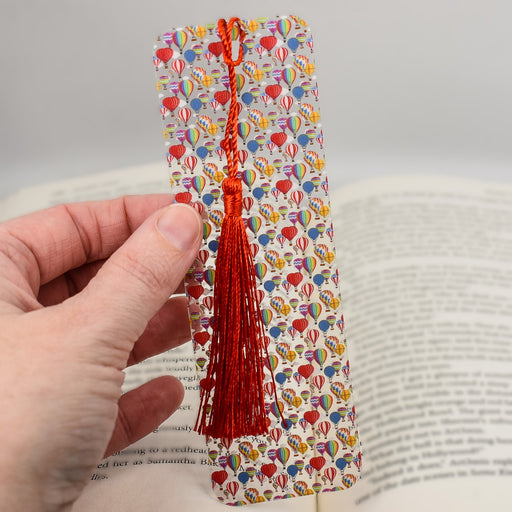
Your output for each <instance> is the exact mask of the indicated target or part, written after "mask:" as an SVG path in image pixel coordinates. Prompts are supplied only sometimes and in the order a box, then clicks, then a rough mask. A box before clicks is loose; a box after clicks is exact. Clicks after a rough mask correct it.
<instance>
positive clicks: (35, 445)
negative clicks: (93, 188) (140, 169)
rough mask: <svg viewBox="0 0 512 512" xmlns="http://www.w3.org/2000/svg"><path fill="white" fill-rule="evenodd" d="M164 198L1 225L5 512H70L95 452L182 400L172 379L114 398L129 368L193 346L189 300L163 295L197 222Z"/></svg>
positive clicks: (54, 212)
mask: <svg viewBox="0 0 512 512" xmlns="http://www.w3.org/2000/svg"><path fill="white" fill-rule="evenodd" d="M169 201H170V199H169V196H160V195H154V196H140V197H125V198H122V199H118V200H113V201H104V202H89V203H78V204H73V205H67V206H58V207H55V208H51V209H49V210H45V211H43V212H38V213H35V214H31V215H27V216H25V217H21V218H18V219H14V220H12V221H9V222H6V223H4V224H1V225H0V325H1V330H0V389H1V393H0V411H1V419H0V439H1V440H2V449H1V450H0V475H1V477H0V503H1V504H2V505H1V508H2V510H9V511H10V512H16V511H24V512H25V511H28V510H30V511H31V512H38V511H45V512H46V511H59V512H60V511H63V510H69V508H70V507H71V505H72V504H73V502H74V501H75V500H76V499H77V497H78V496H79V495H80V493H81V491H82V489H83V487H84V486H85V484H86V482H87V481H88V479H89V478H90V475H91V473H92V471H93V469H94V468H95V467H96V465H97V464H98V463H99V462H100V460H101V458H102V456H104V455H109V454H111V453H113V452H115V451H118V450H121V449H122V448H124V447H126V446H127V445H128V444H130V443H132V442H134V441H136V440H138V439H140V438H141V437H143V436H145V435H146V434H148V433H150V432H151V431H152V430H154V429H155V428H156V427H157V426H158V425H159V424H160V423H161V422H162V421H164V420H165V419H166V418H167V417H168V416H169V415H170V414H172V413H173V412H174V411H175V410H176V409H177V407H178V406H179V404H180V403H181V400H182V398H183V387H182V385H181V383H180V382H179V381H178V380H177V379H176V378H174V377H171V376H162V377H159V378H157V379H155V380H153V381H151V382H149V383H147V384H144V385H142V386H141V387H139V388H138V389H136V390H133V391H130V392H128V393H126V394H124V395H123V396H121V384H122V383H123V378H124V373H123V371H122V370H123V369H124V368H125V367H126V366H128V365H130V364H134V363H137V362H139V361H141V360H143V359H145V358H147V357H149V356H152V355H155V354H158V353H160V352H163V351H165V350H168V349H170V348H172V347H174V346H176V345H178V344H180V343H182V342H184V341H186V340H188V339H190V330H189V322H188V315H187V313H186V301H185V299H184V297H175V298H171V299H169V297H170V296H171V295H172V294H173V292H174V291H175V290H176V289H177V288H178V287H179V286H180V283H181V282H182V279H183V276H184V274H185V273H186V271H187V269H188V268H189V267H190V265H191V264H192V262H193V260H194V257H195V255H196V254H197V251H198V249H199V245H200V241H201V235H202V223H201V219H200V217H199V215H198V214H197V213H196V212H195V211H194V210H193V209H192V208H191V207H189V206H185V205H180V204H176V205H171V206H167V207H165V208H162V207H164V206H165V205H167V204H168V203H169ZM159 208H161V209H160V210H159ZM156 210H158V211H156ZM148 216H149V217H148Z"/></svg>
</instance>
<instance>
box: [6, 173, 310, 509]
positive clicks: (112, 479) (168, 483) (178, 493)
mask: <svg viewBox="0 0 512 512" xmlns="http://www.w3.org/2000/svg"><path fill="white" fill-rule="evenodd" d="M169 191H170V188H169V181H168V179H167V170H166V169H165V166H162V165H160V164H154V165H146V166H138V167H133V168H129V169H122V170H118V171H111V172H107V173H101V174H98V175H93V176H86V177H83V178H73V179H70V180H63V181H59V182H55V183H50V184H47V185H43V186H37V187H32V188H27V189H23V190H21V191H20V192H19V193H17V194H15V195H13V196H11V197H10V198H8V199H7V200H5V201H3V202H2V203H0V219H2V220H5V219H8V218H12V217H16V216H19V215H22V214H25V213H28V212H30V211H35V210H39V209H43V208H47V207H49V206H52V205H55V204H59V203H63V202H74V201H85V200H97V199H108V198H113V197H118V196H121V195H125V194H143V193H155V192H163V193H166V192H169ZM165 374H172V375H175V376H176V377H178V378H180V380H181V382H182V383H183V385H184V387H185V399H184V401H183V403H182V405H181V407H180V408H179V410H178V411H177V412H176V413H175V414H174V415H173V416H172V417H171V418H170V419H169V420H167V421H166V422H165V423H164V424H162V425H161V426H160V428H158V429H157V430H156V431H155V432H153V433H152V434H150V435H148V436H146V437H145V438H144V439H142V440H140V441H139V442H137V443H135V444H134V445H132V446H130V447H128V448H126V449H125V450H122V451H121V452H119V453H117V454H115V455H113V456H111V457H109V458H108V459H105V460H104V461H102V462H101V463H100V464H99V466H98V467H97V468H96V470H95V471H94V473H93V474H92V475H91V481H90V483H89V485H88V486H87V488H86V489H85V492H84V493H83V494H82V496H81V497H80V499H79V500H78V501H77V503H76V504H75V505H74V507H73V512H90V511H93V510H94V511H95V512H102V511H104V512H117V511H123V512H131V511H140V510H151V511H152V512H164V511H165V512H169V511H171V510H178V509H179V510H187V511H193V510H219V511H220V510H226V506H225V505H223V504H222V503H220V502H218V501H217V499H216V497H214V496H213V494H212V492H211V483H210V482H211V478H210V468H209V466H208V464H207V463H208V456H207V450H206V444H205V441H204V439H203V438H202V437H201V436H199V435H197V434H196V433H195V432H193V431H192V428H193V425H194V424H195V419H196V414H197V410H198V407H199V392H198V378H197V375H196V369H195V357H194V355H193V350H192V344H186V345H184V346H182V347H179V348H177V349H174V350H172V351H169V352H166V353H164V354H161V355H159V356H155V357H153V358H150V359H148V360H146V361H144V362H142V363H139V364H138V365H136V366H133V367H130V368H128V369H127V370H126V380H125V383H124V386H123V391H125V392H126V391H128V390H130V389H133V388H135V387H137V386H139V385H141V384H142V383H144V382H147V381H148V380H150V379H152V378H155V377H158V376H160V375H165ZM226 492H227V491H226ZM258 509H261V510H267V511H269V512H271V511H277V510H279V511H285V512H286V511H287V510H290V511H291V510H293V511H297V512H313V511H314V510H316V501H315V496H305V497H301V498H297V499H294V500H284V501H275V502H269V503H264V504H259V505H258Z"/></svg>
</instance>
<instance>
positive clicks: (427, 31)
mask: <svg viewBox="0 0 512 512" xmlns="http://www.w3.org/2000/svg"><path fill="white" fill-rule="evenodd" d="M289 13H293V14H297V15H299V16H301V17H303V18H304V19H305V20H306V21H307V22H308V23H309V25H310V26H311V28H312V31H313V35H314V37H315V44H316V60H317V78H318V82H319V89H320V100H321V110H322V122H323V124H324V135H325V141H326V145H327V149H326V151H327V164H328V172H329V175H330V179H331V185H339V184H342V183H344V182H347V181H352V180H354V179H358V178H359V177H367V176H374V175H377V174H383V173H390V172H399V173H401V172H417V171H421V172H432V173H441V174H444V173H450V174H459V175H467V176H474V177H490V178H494V179H499V180H503V181H510V176H512V174H510V170H511V169H512V144H511V139H512V137H511V133H512V65H511V63H512V58H511V57H512V30H511V20H512V2H510V1H509V0H501V1H500V0H428V1H422V2H418V1H414V0H387V1H382V0H353V1H348V0H337V1H334V0H332V1H326V0H316V1H311V0H308V1H305V0H286V1H276V0H272V1H268V0H258V1H251V2H249V1H247V0H220V1H214V0H211V1H209V2H203V1H200V0H195V1H194V0H189V1H183V0H181V1H172V0H165V1H163V0H146V1H138V2H136V1H134V0H123V1H121V0H112V1H108V0H87V1H86V0H82V1H78V0H47V1H40V0H25V1H21V0H20V1H14V0H12V1H6V0H3V2H2V8H1V19H0V48H1V50H0V51H1V68H0V69H1V80H0V102H1V105H2V110H1V112H2V114H1V119H0V127H1V137H0V145H1V146H0V173H1V174H0V197H3V196H6V195H7V194H9V193H11V192H13V191H14V190H16V189H18V188H20V187H22V186H23V187H24V186H28V185H34V184H38V183H42V182H47V181H50V180H54V179H59V178H65V177H71V176H77V175H82V174H86V173H93V172H99V171H104V170H109V169H113V168H120V167H126V166H133V165H139V164H145V163H148V162H155V161H162V164H163V165H165V164H164V146H163V139H162V135H161V121H160V117H159V112H158V102H157V94H156V90H155V73H154V69H153V65H152V47H153V41H154V39H155V37H156V35H157V34H159V33H162V32H165V31H166V30H168V29H170V28H171V27H174V26H184V25H200V24H205V23H208V22H213V21H216V20H217V19H218V18H219V17H231V16H232V15H238V16H240V17H243V18H257V17H261V16H274V15H276V14H289Z"/></svg>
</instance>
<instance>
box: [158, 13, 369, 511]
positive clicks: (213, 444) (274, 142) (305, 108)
mask: <svg viewBox="0 0 512 512" xmlns="http://www.w3.org/2000/svg"><path fill="white" fill-rule="evenodd" d="M153 59H154V65H155V68H156V71H157V76H158V81H157V87H158V91H159V100H160V113H161V115H162V119H163V124H164V137H165V143H166V157H167V161H168V164H169V168H170V179H171V184H172V187H173V192H174V193H175V198H176V201H179V202H185V203H191V204H193V205H194V207H195V208H196V209H197V210H198V211H199V212H200V213H201V215H202V217H203V220H204V223H203V231H204V243H203V247H202V248H201V250H200V252H199V255H198V258H197V260H196V262H195V264H194V267H193V268H192V269H190V271H189V273H188V274H187V278H186V293H187V296H188V301H189V314H190V321H191V326H192V333H193V343H194V349H195V353H196V366H197V369H198V372H199V376H200V393H201V409H200V411H199V412H198V421H197V424H196V430H197V431H198V432H200V433H201V434H204V435H205V436H206V437H207V443H208V455H209V460H210V462H211V464H212V466H213V471H212V486H213V490H214V492H215V494H216V495H217V498H218V499H219V500H220V501H222V502H224V503H226V504H229V505H244V504H247V503H256V502H263V501H270V500H273V499H282V498H290V497H294V496H304V495H309V494H314V493H318V492H326V491H334V490H344V489H348V488H350V487H351V486H352V485H353V484H354V483H355V481H356V480H357V477H358V475H359V472H360V466H361V452H360V445H359V436H358V430H357V424H356V413H355V408H354V405H353V402H352V386H351V383H350V364H349V360H348V358H347V350H346V339H345V335H344V324H343V315H342V312H341V301H340V295H339V288H338V284H339V273H338V269H337V267H336V263H335V248H334V244H333V238H334V233H333V227H332V222H331V216H330V207H329V197H328V183H327V175H326V169H325V158H324V155H323V133H322V128H321V122H320V110H319V98H318V87H317V84H316V78H315V63H314V54H313V40H312V37H311V32H310V29H309V27H308V26H307V24H306V23H305V22H304V21H303V20H301V19H300V18H298V17H295V16H288V17H279V18H276V19H267V18H261V19H258V20H239V19H237V18H233V19H231V20H229V21H228V22H226V21H224V20H220V21H219V22H218V23H216V24H211V25H206V26H204V27H203V26H190V27H185V28H181V29H174V30H172V31H169V32H166V33H165V34H163V35H162V36H161V37H159V38H158V41H157V44H156V47H155V52H154V57H153Z"/></svg>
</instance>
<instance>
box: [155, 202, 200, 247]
mask: <svg viewBox="0 0 512 512" xmlns="http://www.w3.org/2000/svg"><path fill="white" fill-rule="evenodd" d="M200 226H201V221H200V219H199V217H198V215H197V213H196V212H195V211H194V209H193V208H192V207H191V206H187V205H184V204H173V205H171V206H169V207H168V208H167V210H166V211H165V212H164V213H163V214H162V216H161V217H160V218H159V219H158V222H157V227H158V230H159V231H160V233H162V235H164V237H165V238H167V240H169V242H171V243H172V244H173V245H174V246H175V247H177V248H178V249H180V250H181V251H186V250H188V249H189V248H190V246H191V245H192V244H193V243H194V242H196V240H197V239H198V236H199V230H200Z"/></svg>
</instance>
